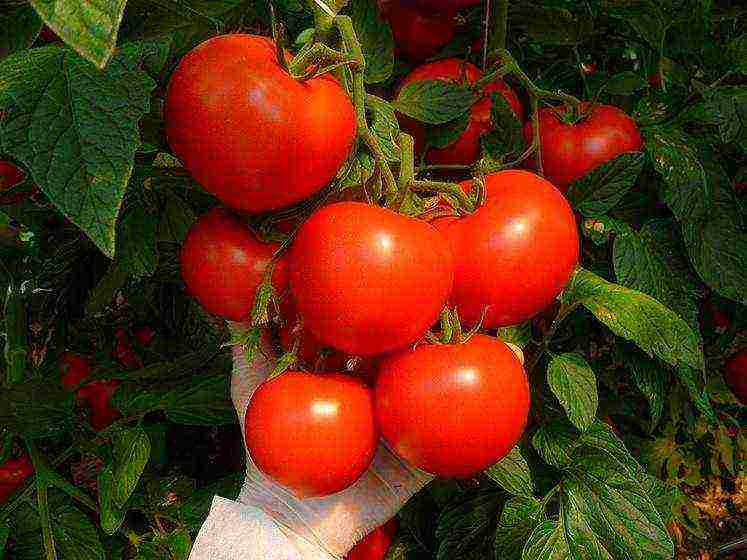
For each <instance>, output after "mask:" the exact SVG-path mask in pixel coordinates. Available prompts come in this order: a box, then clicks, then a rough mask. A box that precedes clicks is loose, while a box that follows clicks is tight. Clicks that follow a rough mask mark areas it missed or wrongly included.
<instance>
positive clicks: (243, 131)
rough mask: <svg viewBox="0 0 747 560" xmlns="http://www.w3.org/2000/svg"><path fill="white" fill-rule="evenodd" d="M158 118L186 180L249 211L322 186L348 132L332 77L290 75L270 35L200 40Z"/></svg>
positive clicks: (346, 108)
mask: <svg viewBox="0 0 747 560" xmlns="http://www.w3.org/2000/svg"><path fill="white" fill-rule="evenodd" d="M286 58H287V59H288V60H290V59H291V58H292V55H291V54H290V53H287V54H286ZM165 120H166V136H167V138H168V141H169V144H170V145H171V148H172V149H173V151H174V154H175V155H176V156H177V157H178V158H179V159H180V160H181V161H182V163H184V166H185V167H186V168H187V170H188V171H189V173H190V174H191V175H192V177H194V179H195V180H196V181H197V182H198V183H200V184H201V185H202V186H203V187H205V189H207V190H208V191H209V192H210V193H212V194H214V195H215V196H217V197H218V198H220V199H221V200H222V201H223V202H224V203H225V204H226V205H228V206H231V207H233V208H237V209H240V210H246V211H250V212H261V211H267V210H274V209H278V208H282V207H285V206H289V205H291V204H294V203H296V202H299V201H301V200H303V199H304V198H307V197H308V196H310V195H312V194H314V193H316V192H318V191H319V190H321V189H322V188H323V187H325V186H326V185H327V184H328V183H329V182H330V181H331V180H332V179H333V178H334V177H335V175H336V174H337V172H338V171H339V169H340V167H341V166H342V164H343V163H344V162H345V160H346V159H347V157H348V155H349V154H350V152H351V150H352V147H353V143H354V141H355V137H356V130H357V126H356V117H355V110H354V108H353V104H352V102H351V100H350V97H349V96H348V94H347V92H346V91H345V89H344V88H343V87H342V86H341V85H340V83H339V82H338V81H337V80H336V79H335V78H333V77H332V76H329V75H325V76H320V77H315V78H311V79H309V80H305V81H299V80H296V79H294V78H293V77H292V76H291V75H290V74H289V73H288V71H287V70H285V69H284V68H283V67H282V66H281V65H280V64H279V63H278V60H277V51H276V48H275V44H274V43H273V42H272V41H271V40H270V39H268V38H266V37H260V36H256V35H246V34H232V35H221V36H218V37H213V38H211V39H208V40H207V41H205V42H204V43H202V44H200V45H198V46H197V47H195V48H194V49H193V50H192V51H190V52H189V53H188V54H187V55H186V56H185V57H184V58H183V59H182V60H181V62H180V63H179V66H178V67H177V69H176V70H175V71H174V73H173V75H172V77H171V81H170V83H169V87H168V92H167V96H166V105H165Z"/></svg>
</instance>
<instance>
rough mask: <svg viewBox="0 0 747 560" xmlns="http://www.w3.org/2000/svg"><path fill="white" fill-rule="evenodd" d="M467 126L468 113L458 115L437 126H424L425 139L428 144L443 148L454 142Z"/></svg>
mask: <svg viewBox="0 0 747 560" xmlns="http://www.w3.org/2000/svg"><path fill="white" fill-rule="evenodd" d="M468 126H469V113H464V114H462V115H459V116H458V117H457V118H455V119H454V120H452V121H449V122H447V123H444V124H442V125H438V126H426V127H425V132H426V136H425V137H426V141H427V143H428V145H429V146H432V147H433V148H436V149H439V150H441V149H443V148H446V147H447V146H450V145H451V144H453V143H454V142H456V141H457V140H458V139H459V137H460V136H461V135H462V134H464V131H465V130H467V127H468Z"/></svg>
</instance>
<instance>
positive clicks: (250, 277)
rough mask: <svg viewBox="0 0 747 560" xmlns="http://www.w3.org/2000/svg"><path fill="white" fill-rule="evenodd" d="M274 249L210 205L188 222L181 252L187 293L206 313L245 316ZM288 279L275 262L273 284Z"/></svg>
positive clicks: (232, 317) (234, 318)
mask: <svg viewBox="0 0 747 560" xmlns="http://www.w3.org/2000/svg"><path fill="white" fill-rule="evenodd" d="M276 249H277V245H275V244H274V243H262V242H261V241H259V240H258V239H257V238H256V237H255V236H254V234H253V233H252V232H251V231H250V230H249V228H248V226H247V225H246V224H244V223H243V222H242V221H241V220H239V219H238V218H236V217H235V216H233V215H232V214H230V213H229V212H228V211H226V210H224V209H222V208H214V209H213V210H211V211H210V212H208V213H207V214H205V215H204V216H202V217H201V218H199V219H198V220H197V221H196V222H195V223H194V224H193V225H192V227H191V228H190V230H189V233H188V234H187V238H186V239H185V240H184V246H183V247H182V253H181V265H182V278H183V279H184V282H185V283H186V284H187V288H188V289H189V293H190V294H191V295H192V296H193V297H195V298H196V299H197V301H199V302H200V304H201V305H202V306H203V307H204V308H205V309H207V310H208V311H209V312H210V313H214V314H216V315H220V316H221V317H225V318H226V319H230V320H232V321H242V320H245V319H247V318H248V317H249V315H250V313H251V310H252V305H254V296H255V295H256V292H257V288H258V287H259V285H260V284H261V283H262V276H263V274H264V271H265V268H266V267H267V265H268V264H269V262H270V261H271V260H272V255H273V253H274V252H275V250H276ZM286 284H287V278H286V274H285V266H284V264H282V261H280V262H278V264H277V265H276V267H275V270H274V272H273V285H274V286H275V288H276V289H278V290H279V291H282V290H283V289H284V286H285V285H286Z"/></svg>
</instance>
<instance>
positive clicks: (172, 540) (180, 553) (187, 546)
mask: <svg viewBox="0 0 747 560" xmlns="http://www.w3.org/2000/svg"><path fill="white" fill-rule="evenodd" d="M166 546H168V548H169V552H171V557H172V558H173V560H187V558H188V557H189V552H190V550H192V538H191V537H190V536H189V531H187V530H186V529H185V528H181V529H177V530H176V531H174V532H172V533H170V534H169V535H168V536H167V537H166Z"/></svg>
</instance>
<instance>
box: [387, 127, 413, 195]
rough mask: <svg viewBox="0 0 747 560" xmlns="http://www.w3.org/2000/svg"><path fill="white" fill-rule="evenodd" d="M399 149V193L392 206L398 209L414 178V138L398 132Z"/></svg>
mask: <svg viewBox="0 0 747 560" xmlns="http://www.w3.org/2000/svg"><path fill="white" fill-rule="evenodd" d="M399 149H400V166H399V181H398V186H399V194H398V195H397V200H396V202H395V203H394V207H395V208H397V209H398V210H400V209H402V205H403V204H404V203H405V200H406V199H407V193H408V192H410V183H411V182H412V181H413V180H414V179H415V139H414V138H413V137H412V136H410V135H409V134H405V133H400V135H399ZM387 206H389V205H387Z"/></svg>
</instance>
